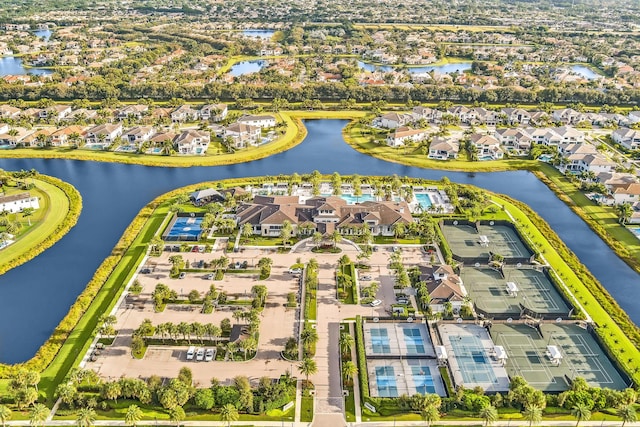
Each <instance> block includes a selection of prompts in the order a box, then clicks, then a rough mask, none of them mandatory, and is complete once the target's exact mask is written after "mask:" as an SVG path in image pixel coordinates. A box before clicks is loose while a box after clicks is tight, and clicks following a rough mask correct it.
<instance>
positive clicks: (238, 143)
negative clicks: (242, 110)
mask: <svg viewBox="0 0 640 427" xmlns="http://www.w3.org/2000/svg"><path fill="white" fill-rule="evenodd" d="M260 135H261V130H260V128H259V127H258V126H251V125H247V124H244V123H234V124H232V125H230V126H227V127H226V128H225V130H224V137H225V138H232V139H233V146H234V147H235V148H246V147H248V146H249V145H257V144H258V142H259V141H260Z"/></svg>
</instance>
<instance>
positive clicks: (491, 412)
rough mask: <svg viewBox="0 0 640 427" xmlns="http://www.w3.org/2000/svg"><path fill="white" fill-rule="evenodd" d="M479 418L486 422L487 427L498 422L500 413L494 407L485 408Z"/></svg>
mask: <svg viewBox="0 0 640 427" xmlns="http://www.w3.org/2000/svg"><path fill="white" fill-rule="evenodd" d="M479 417H480V418H482V419H483V420H484V425H485V427H486V426H488V425H489V424H492V423H493V422H495V421H497V420H498V411H497V410H496V408H494V407H493V406H491V405H489V406H485V407H484V408H482V409H481V410H480V414H479Z"/></svg>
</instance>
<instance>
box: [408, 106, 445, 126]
mask: <svg viewBox="0 0 640 427" xmlns="http://www.w3.org/2000/svg"><path fill="white" fill-rule="evenodd" d="M411 115H412V116H413V121H420V120H426V121H428V122H429V123H434V124H438V123H440V120H441V119H442V111H440V110H436V109H433V108H428V107H422V106H417V107H413V109H412V110H411Z"/></svg>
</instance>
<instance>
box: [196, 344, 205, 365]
mask: <svg viewBox="0 0 640 427" xmlns="http://www.w3.org/2000/svg"><path fill="white" fill-rule="evenodd" d="M203 360H204V348H202V347H201V348H199V349H198V351H196V361H198V362H202V361H203Z"/></svg>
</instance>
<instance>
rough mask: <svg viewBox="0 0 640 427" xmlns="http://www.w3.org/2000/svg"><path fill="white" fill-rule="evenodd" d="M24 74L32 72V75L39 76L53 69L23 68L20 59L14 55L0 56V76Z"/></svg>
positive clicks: (51, 71)
mask: <svg viewBox="0 0 640 427" xmlns="http://www.w3.org/2000/svg"><path fill="white" fill-rule="evenodd" d="M26 74H33V75H34V76H41V75H47V74H53V70H48V69H43V68H25V67H24V66H23V65H22V59H21V58H16V57H15V56H5V57H2V58H0V77H1V76H24V75H26Z"/></svg>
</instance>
